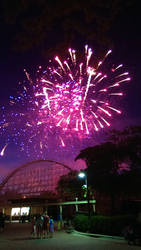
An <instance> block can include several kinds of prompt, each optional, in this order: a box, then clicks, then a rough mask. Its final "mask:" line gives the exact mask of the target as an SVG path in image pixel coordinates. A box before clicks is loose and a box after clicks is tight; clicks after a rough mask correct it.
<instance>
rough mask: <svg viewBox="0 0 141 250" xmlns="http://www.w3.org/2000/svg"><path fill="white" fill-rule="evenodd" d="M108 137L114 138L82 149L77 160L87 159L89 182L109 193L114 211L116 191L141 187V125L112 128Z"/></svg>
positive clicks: (134, 189)
mask: <svg viewBox="0 0 141 250" xmlns="http://www.w3.org/2000/svg"><path fill="white" fill-rule="evenodd" d="M109 138H110V140H111V142H106V143H102V144H100V145H96V146H94V147H89V148H86V149H84V150H82V151H81V152H80V154H79V155H78V156H77V157H76V159H75V160H77V159H83V160H85V161H86V163H87V166H88V169H87V172H88V177H89V183H90V184H91V185H92V186H93V187H94V188H95V189H96V190H98V191H99V192H101V193H106V194H108V195H110V197H111V201H112V208H111V211H112V213H114V206H115V199H116V196H117V195H119V194H122V195H124V194H137V193H139V192H140V191H141V188H140V186H139V182H140V181H139V180H140V177H141V127H140V126H138V127H137V126H136V127H135V126H134V127H131V128H128V129H125V130H124V131H121V132H120V131H112V132H111V134H110V136H109Z"/></svg>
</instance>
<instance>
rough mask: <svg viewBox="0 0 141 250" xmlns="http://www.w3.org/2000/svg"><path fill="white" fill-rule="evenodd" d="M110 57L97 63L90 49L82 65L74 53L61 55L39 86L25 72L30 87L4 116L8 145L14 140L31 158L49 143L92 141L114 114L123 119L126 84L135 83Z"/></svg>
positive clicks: (42, 73)
mask: <svg viewBox="0 0 141 250" xmlns="http://www.w3.org/2000/svg"><path fill="white" fill-rule="evenodd" d="M111 53H112V51H111V50H109V51H108V52H107V53H106V55H105V56H104V58H103V59H102V60H101V61H99V62H98V63H95V62H94V59H93V58H94V56H93V51H92V49H91V48H89V47H88V46H87V45H86V46H85V53H84V56H83V57H84V58H83V60H82V62H81V61H80V59H79V58H77V54H76V51H75V50H72V49H69V50H68V54H69V56H68V58H67V60H65V61H62V60H61V59H60V58H59V57H58V56H56V57H55V59H54V61H50V65H49V66H48V67H47V68H46V70H44V71H42V68H41V67H39V69H38V77H37V79H36V81H35V82H34V81H32V79H31V78H30V75H29V74H28V73H27V71H26V70H25V74H26V77H27V79H28V83H22V84H20V85H19V86H20V88H19V91H18V96H17V97H13V96H11V97H10V106H11V107H10V111H9V112H8V115H7V114H6V112H5V110H4V112H3V119H2V121H1V124H0V126H1V132H2V135H4V137H5V138H6V145H7V144H8V143H9V142H10V141H11V140H12V141H13V142H14V143H16V144H18V145H20V148H21V150H25V151H26V152H27V153H28V154H29V152H30V150H31V148H33V150H34V151H35V152H36V153H37V152H38V154H40V153H42V152H43V150H44V149H45V148H47V147H48V144H49V140H50V139H49V138H52V137H54V138H55V139H57V141H59V144H60V145H61V146H63V147H64V146H65V145H66V144H67V143H70V141H71V143H72V141H73V138H74V137H75V138H79V139H81V140H83V139H84V138H88V137H90V138H91V137H92V135H93V134H95V133H96V132H97V131H99V130H100V129H103V128H105V127H106V126H110V123H111V121H112V119H113V117H114V114H121V110H119V109H118V108H117V107H116V106H117V105H118V104H117V103H118V101H117V98H119V97H121V96H122V95H123V93H122V89H123V87H122V85H123V84H124V83H126V82H128V81H129V80H130V77H129V76H128V75H129V74H128V72H125V71H124V69H123V65H122V64H120V65H117V66H113V65H112V63H106V62H107V60H108V58H107V57H110V55H111ZM7 131H8V133H7ZM51 140H52V139H51Z"/></svg>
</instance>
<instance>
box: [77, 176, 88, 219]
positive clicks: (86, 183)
mask: <svg viewBox="0 0 141 250" xmlns="http://www.w3.org/2000/svg"><path fill="white" fill-rule="evenodd" d="M78 177H79V178H81V179H83V178H84V179H85V188H86V190H87V201H88V215H89V217H90V197H89V189H88V180H87V175H86V173H85V172H79V173H78Z"/></svg>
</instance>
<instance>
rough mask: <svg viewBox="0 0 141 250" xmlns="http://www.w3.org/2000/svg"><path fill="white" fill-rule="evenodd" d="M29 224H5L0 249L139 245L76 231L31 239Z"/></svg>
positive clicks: (91, 249) (92, 249)
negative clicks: (46, 237) (47, 237)
mask: <svg viewBox="0 0 141 250" xmlns="http://www.w3.org/2000/svg"><path fill="white" fill-rule="evenodd" d="M30 232H31V225H30V224H28V223H25V224H21V223H11V224H6V227H5V231H4V232H3V233H0V250H23V249H24V250H32V249H33V250H39V249H41V250H45V249H46V250H119V249H120V250H127V249H129V250H131V249H134V250H136V249H138V250H139V249H141V247H140V246H129V245H128V244H127V242H126V241H124V240H119V239H109V238H106V237H100V238H94V237H89V236H86V235H80V234H78V233H76V232H74V233H71V234H68V233H66V232H65V231H61V232H55V233H54V237H53V238H49V239H33V238H32V237H31V234H30Z"/></svg>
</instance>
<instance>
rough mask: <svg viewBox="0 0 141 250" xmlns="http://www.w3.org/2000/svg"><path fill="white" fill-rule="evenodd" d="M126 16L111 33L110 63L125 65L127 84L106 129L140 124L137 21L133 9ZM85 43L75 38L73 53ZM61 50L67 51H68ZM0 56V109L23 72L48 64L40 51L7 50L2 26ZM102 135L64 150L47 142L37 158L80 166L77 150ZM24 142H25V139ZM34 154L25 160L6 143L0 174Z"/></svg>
mask: <svg viewBox="0 0 141 250" xmlns="http://www.w3.org/2000/svg"><path fill="white" fill-rule="evenodd" d="M130 14H131V13H130ZM130 14H129V13H128V14H126V13H125V15H122V17H121V19H119V20H118V21H117V23H116V25H115V28H114V29H113V30H112V33H111V36H112V37H113V40H114V49H113V55H112V56H113V58H114V62H116V64H117V65H118V64H120V63H123V65H125V69H126V70H127V71H129V73H130V77H131V81H130V82H129V83H125V84H126V86H125V85H124V91H123V92H125V96H124V97H123V98H122V99H121V101H120V99H119V100H118V102H119V103H118V105H119V108H120V110H122V114H121V115H116V116H115V118H114V119H113V121H112V126H111V127H110V129H113V128H115V129H122V128H124V127H125V126H130V125H136V124H138V125H140V124H141V111H140V110H141V101H140V100H141V84H140V56H141V48H140V44H141V34H140V27H139V26H140V21H141V20H140V14H139V13H137V10H136V12H134V14H133V15H132V16H131V15H130ZM52 39H53V38H52ZM86 43H87V39H86V38H85V39H83V41H82V42H79V38H77V37H76V43H75V44H76V45H75V44H74V46H72V47H74V48H75V49H76V50H78V49H80V48H81V51H82V50H83V48H84V45H85V44H86ZM51 44H52V40H51V39H50V41H49V44H48V47H49V46H51ZM55 46H57V44H55V45H54V47H55ZM91 47H92V49H93V50H96V49H95V45H92V46H91ZM65 49H66V50H67V49H68V48H65ZM108 49H110V48H107V50H108ZM107 50H106V51H107ZM106 51H105V52H106ZM0 54H1V61H0V64H1V65H0V107H3V106H6V105H7V104H8V103H9V97H10V96H15V95H17V87H18V84H19V82H23V81H25V79H26V77H25V74H24V69H26V70H27V71H28V72H29V73H30V75H31V77H34V76H35V73H36V69H37V68H38V66H39V65H42V67H43V68H45V66H47V65H48V60H49V58H45V57H44V56H43V55H41V53H40V49H38V50H32V51H30V52H26V53H20V52H15V51H13V50H12V49H11V34H10V31H9V29H8V27H7V26H6V25H5V26H3V27H2V29H1V41H0ZM54 56H55V54H54ZM118 105H117V107H118ZM7 110H8V109H7ZM1 120H2V118H1ZM105 132H107V130H106V129H105V130H104V131H103V132H98V133H96V134H95V136H92V138H91V139H87V138H85V139H82V140H81V141H78V140H77V139H75V140H74V142H73V143H72V144H71V145H69V146H67V147H64V148H62V147H59V146H58V145H57V144H56V143H55V142H54V141H53V140H50V142H49V145H48V147H47V150H46V153H44V154H43V156H41V157H42V158H43V159H49V160H55V161H59V162H62V163H64V164H68V165H69V166H73V165H74V164H78V165H82V164H84V163H82V162H81V161H80V162H78V163H75V162H74V158H75V157H76V156H77V155H78V154H79V152H80V150H81V149H84V148H86V147H88V146H93V145H95V144H97V143H100V142H102V141H103V140H104V133H105ZM26 139H27V140H28V139H29V138H26ZM5 144H6V143H5V139H4V138H3V137H2V136H1V141H0V151H1V150H2V148H3V147H4V145H5ZM35 155H36V154H35V152H34V153H31V155H30V156H29V157H28V156H27V155H26V154H25V153H24V152H21V151H20V150H19V147H18V145H16V144H14V143H9V145H8V146H7V148H6V150H5V154H4V156H2V157H0V175H1V176H3V175H6V174H7V173H8V172H9V171H11V170H13V169H14V168H16V167H18V166H20V164H22V163H26V162H28V161H31V160H36V159H39V157H37V158H36V156H35ZM76 167H77V165H76Z"/></svg>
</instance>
